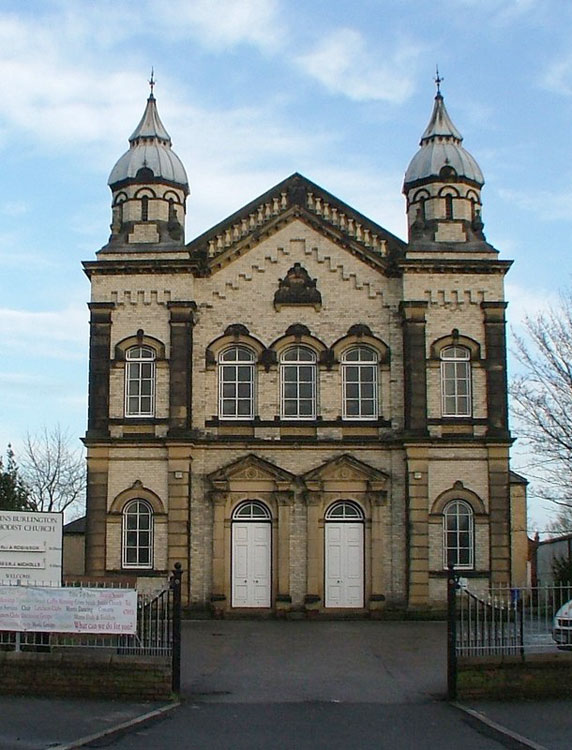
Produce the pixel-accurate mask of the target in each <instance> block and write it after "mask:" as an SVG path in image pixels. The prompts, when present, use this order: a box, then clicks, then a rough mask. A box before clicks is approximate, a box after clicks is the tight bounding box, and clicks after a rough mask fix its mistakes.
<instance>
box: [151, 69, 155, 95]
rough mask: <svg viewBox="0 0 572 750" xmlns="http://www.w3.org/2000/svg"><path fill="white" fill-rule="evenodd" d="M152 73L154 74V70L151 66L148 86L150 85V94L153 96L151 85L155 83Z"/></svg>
mask: <svg viewBox="0 0 572 750" xmlns="http://www.w3.org/2000/svg"><path fill="white" fill-rule="evenodd" d="M154 75H155V71H154V70H153V68H151V78H150V79H149V86H150V87H151V96H153V87H154V86H155V83H156V81H155V78H154Z"/></svg>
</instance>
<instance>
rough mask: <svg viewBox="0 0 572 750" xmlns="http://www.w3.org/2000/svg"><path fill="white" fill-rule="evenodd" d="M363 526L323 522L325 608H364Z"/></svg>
mask: <svg viewBox="0 0 572 750" xmlns="http://www.w3.org/2000/svg"><path fill="white" fill-rule="evenodd" d="M363 586H364V555H363V523H348V522H345V523H336V522H332V521H329V522H327V523H326V602H325V603H326V607H363Z"/></svg>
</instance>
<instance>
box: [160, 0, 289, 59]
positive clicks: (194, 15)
mask: <svg viewBox="0 0 572 750" xmlns="http://www.w3.org/2000/svg"><path fill="white" fill-rule="evenodd" d="M149 9H150V12H152V13H153V17H154V21H155V22H156V23H158V24H160V25H162V26H163V27H166V28H167V30H169V31H170V32H171V33H174V34H176V35H186V34H191V35H192V36H193V37H194V38H195V39H196V40H197V41H198V42H199V43H200V44H201V46H206V47H209V48H210V49H213V50H220V51H227V50H228V47H229V46H234V45H238V44H251V45H254V46H255V47H258V48H260V49H261V50H264V51H266V50H268V51H272V50H275V49H276V47H277V46H282V44H283V39H284V34H285V28H284V27H285V24H284V18H285V13H284V12H281V9H280V5H279V3H278V2H277V1H276V0H217V2H212V0H194V2H189V1H188V0H175V1H173V0H172V1H171V3H170V5H169V12H168V13H158V14H157V13H156V12H155V9H156V3H155V2H154V1H153V2H151V3H150V4H149Z"/></svg>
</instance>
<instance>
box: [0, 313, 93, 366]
mask: <svg viewBox="0 0 572 750" xmlns="http://www.w3.org/2000/svg"><path fill="white" fill-rule="evenodd" d="M87 321H88V312H87V308H85V307H70V308H67V309H64V310H58V311H52V312H35V311H30V310H11V309H6V308H0V348H1V349H2V350H4V351H5V350H6V348H7V347H10V348H17V349H27V351H28V353H29V355H35V354H37V353H38V352H39V351H40V350H41V351H42V355H43V356H56V357H57V356H60V355H61V354H62V353H67V354H68V355H69V354H73V352H74V351H75V347H76V345H77V344H81V345H85V344H86V342H87V337H88V326H87ZM66 345H67V346H66ZM81 353H82V354H84V352H83V348H82V349H81Z"/></svg>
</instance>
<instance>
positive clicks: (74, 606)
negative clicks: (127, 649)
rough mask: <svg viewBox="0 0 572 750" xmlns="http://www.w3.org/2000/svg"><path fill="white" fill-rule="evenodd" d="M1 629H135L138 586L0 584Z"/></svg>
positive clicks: (115, 631)
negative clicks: (125, 587) (130, 587)
mask: <svg viewBox="0 0 572 750" xmlns="http://www.w3.org/2000/svg"><path fill="white" fill-rule="evenodd" d="M0 630H8V631H15V632H18V631H20V632H34V633H93V634H96V633H98V634H99V633H103V634H105V635H123V634H129V633H136V632H137V592H136V591H135V589H88V588H85V589H82V588H59V587H58V588H56V587H52V588H50V587H49V586H46V587H44V588H36V587H33V586H0Z"/></svg>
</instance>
